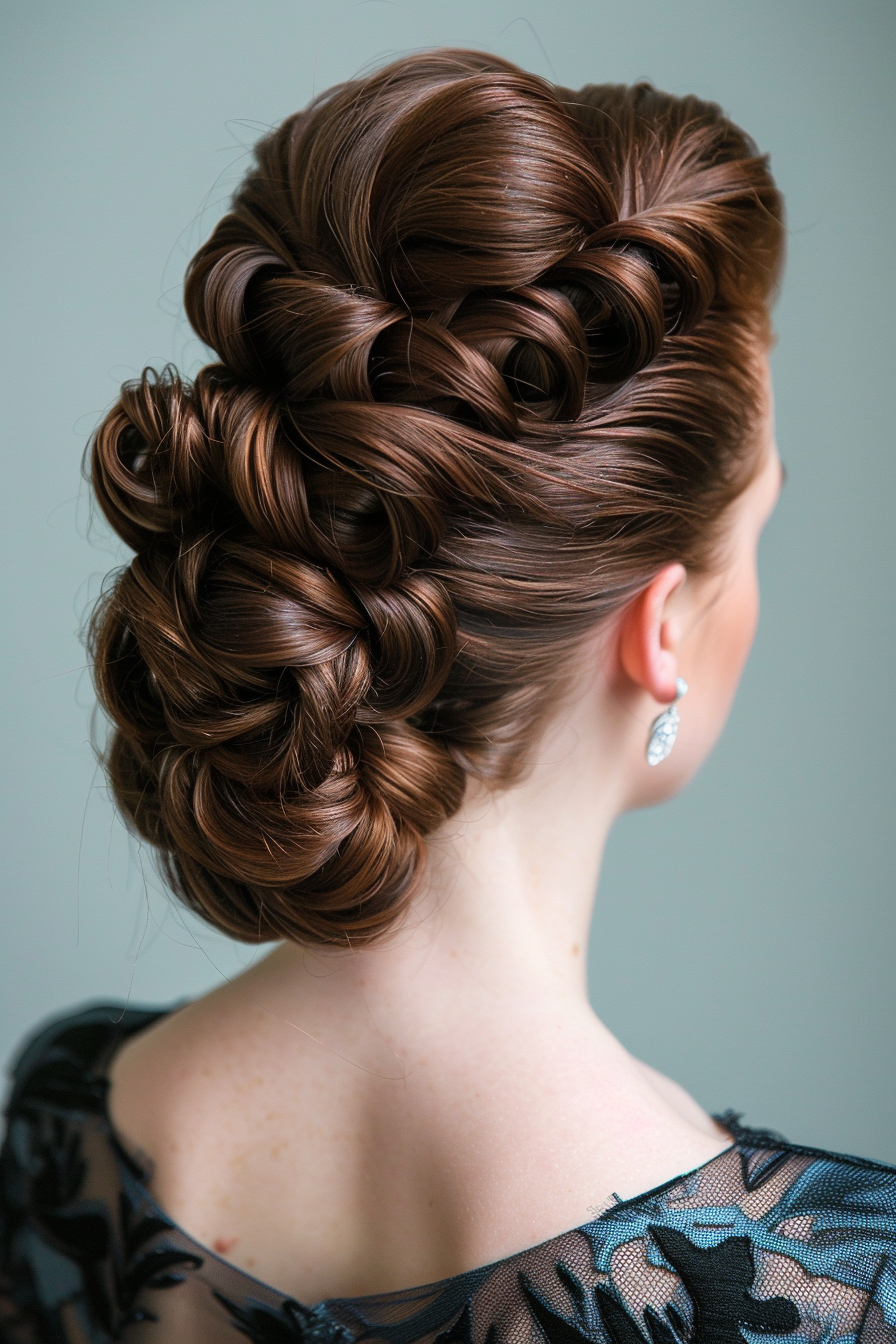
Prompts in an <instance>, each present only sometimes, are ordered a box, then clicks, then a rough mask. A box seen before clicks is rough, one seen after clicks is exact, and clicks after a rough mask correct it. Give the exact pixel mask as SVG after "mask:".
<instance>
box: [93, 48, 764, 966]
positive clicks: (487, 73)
mask: <svg viewBox="0 0 896 1344" xmlns="http://www.w3.org/2000/svg"><path fill="white" fill-rule="evenodd" d="M781 221H782V208H781V202H780V198H779V196H778V193H777V191H776V189H775V186H774V183H773V181H772V178H771V176H770V174H769V170H768V166H767V163H766V160H765V159H764V158H761V157H759V156H758V153H757V150H756V148H755V146H754V145H753V144H752V142H751V141H750V140H749V139H748V138H747V137H746V136H745V135H744V133H743V132H742V131H740V130H738V129H737V128H736V127H735V126H733V125H732V124H731V123H730V122H729V121H728V120H726V118H725V117H724V116H723V115H722V113H721V111H720V110H719V109H718V108H717V107H716V106H714V105H712V104H709V103H704V102H700V101H698V100H697V99H696V98H691V97H688V98H675V97H672V96H670V95H668V94H664V93H659V92H657V91H656V90H654V89H653V88H652V87H650V86H649V85H647V84H639V85H637V86H635V87H632V88H626V87H622V86H616V85H596V86H595V85H591V86H588V87H586V88H584V89H582V90H581V91H580V92H579V93H572V92H570V91H568V90H565V89H562V88H556V87H553V86H551V85H550V84H548V83H546V82H545V81H543V80H541V79H538V78H536V77H535V76H533V75H530V74H526V73H524V72H523V71H521V70H519V69H517V68H516V67H514V66H512V65H510V64H508V63H507V62H505V61H502V60H499V59H498V58H496V57H493V56H487V55H482V54H479V53H474V52H465V51H436V52H432V53H429V54H424V55H417V56H412V57H409V58H407V59H404V60H400V61H397V62H395V63H394V64H392V65H389V66H387V67H386V68H385V69H382V70H380V71H378V72H377V73H375V74H373V75H370V76H369V77H366V78H363V79H359V80H355V81H352V82H350V83H347V84H344V85H342V86H340V87H338V88H335V89H333V90H330V91H329V92H327V93H325V94H323V95H322V96H321V97H319V98H317V99H316V100H315V101H314V102H313V103H312V104H311V106H310V107H309V108H308V110H307V111H304V112H300V113H297V114H296V115H295V116H292V117H289V118H288V119H287V120H286V121H285V122H284V123H283V124H282V125H281V126H280V127H279V128H278V129H276V130H275V131H274V132H273V133H272V134H270V135H269V136H267V137H266V138H265V139H264V140H262V141H261V143H260V144H259V146H258V148H257V152H256V159H255V164H254V166H253V167H252V169H251V171H250V172H249V173H248V175H247V177H246V178H245V181H244V183H243V185H242V186H241V188H240V189H239V191H238V192H237V194H236V196H235V198H234V200H233V203H232V207H231V209H230V211H229V213H228V214H227V215H225V217H224V218H223V219H222V220H221V222H220V224H218V226H217V228H216V229H215V230H214V232H213V234H212V236H211V238H210V239H209V240H208V242H207V243H205V245H204V246H203V247H202V248H200V250H199V252H198V253H197V255H196V256H195V258H194V259H193V261H192V263H191V265H190V268H189V272H188V276H187V283H186V307H187V313H188V315H189V319H190V321H191V323H192V325H193V327H194V328H195V329H196V331H197V332H198V334H199V336H200V337H201V338H202V340H203V341H204V342H206V343H207V344H208V345H209V346H210V347H211V348H212V350H213V351H214V353H215V355H216V356H217V358H216V360H215V362H214V363H211V364H208V365H207V366H206V367H205V368H203V369H202V370H201V371H200V372H199V374H198V375H197V376H196V378H195V380H194V381H193V382H192V383H190V382H187V381H186V380H185V379H183V378H181V377H180V376H179V375H178V374H177V372H176V371H175V370H173V369H171V368H168V369H165V370H163V371H162V372H161V373H160V374H156V373H154V372H153V371H151V370H147V371H145V372H144V374H143V376H142V377H141V378H140V379H139V380H137V381H134V382H131V383H127V384H125V386H124V387H123V388H122V392H121V397H120V399H119V401H118V402H117V404H116V405H115V406H114V408H113V409H112V410H111V411H110V412H109V414H108V415H107V416H106V418H105V420H104V421H103V423H102V425H101V426H100V428H99V430H98V431H97V433H96V435H95V436H94V439H93V442H92V450H91V467H92V478H93V484H94V487H95V491H96V496H97V499H98V501H99V503H100V506H101V508H102V510H103V512H104V514H105V516H106V518H107V519H108V520H109V522H110V523H111V525H112V527H113V528H114V529H115V530H116V532H117V533H118V534H119V536H120V537H122V538H123V539H124V540H125V542H127V544H128V545H129V546H130V547H132V548H133V550H134V552H135V555H134V557H133V559H132V560H131V562H130V564H128V565H126V566H125V567H124V568H123V569H122V570H121V571H120V572H119V573H117V574H116V575H115V576H114V577H113V580H112V581H111V583H110V584H109V586H108V588H107V591H106V593H105V595H104V597H103V598H102V600H101V602H100V604H99V606H98V608H97V610H96V612H95V615H94V618H93V623H92V627H91V649H92V655H93V659H94V663H95V670H96V682H97V687H98V692H99V698H100V702H101V704H102V705H103V707H104V709H105V711H106V712H107V714H108V716H109V718H110V719H111V722H112V725H113V731H112V734H111V737H110V741H109V744H108V747H107V750H106V765H107V769H108V773H109V777H110V780H111V783H112V787H113V789H114V793H115V797H116V799H117V801H118V804H119V806H120V807H121V809H122V811H123V813H124V815H125V817H126V818H127V820H128V821H129V823H130V824H131V825H132V826H133V828H134V830H135V831H136V832H137V833H138V834H139V835H140V836H142V837H144V838H145V839H146V840H147V841H149V842H150V844H151V845H153V846H154V847H155V848H156V850H157V851H158V853H159V856H160V858H161V861H162V864H163V867H164V870H165V872H166V875H167V877H168V878H169V880H170V882H171V883H172V884H173V886H174V888H175V890H176V891H177V892H178V893H179V895H180V896H181V897H182V898H183V900H184V901H185V902H186V903H187V904H188V905H189V906H190V907H191V908H192V909H193V910H195V911H198V912H199V913H200V914H201V915H202V916H204V917H205V919H207V920H208V921H209V922H210V923H212V924H213V925H216V926H217V927H218V928H220V929H223V930H225V931H226V932H227V933H229V934H231V935H232V936H234V937H236V938H239V939H243V940H245V941H248V942H258V941H263V940H267V939H273V938H286V939H292V940H295V941H299V942H306V943H315V942H317V943H346V942H350V943H351V944H353V945H354V944H357V943H360V942H364V941H366V940H371V939H373V938H375V937H376V936H378V935H381V934H382V933H383V932H384V931H386V930H387V929H388V928H389V927H390V926H391V925H393V923H394V921H395V920H396V918H397V917H398V916H399V914H400V912H401V911H402V909H403V908H404V907H405V905H406V903H407V901H408V900H409V898H410V897H411V895H412V894H413V892H414V890H415V887H416V885H417V883H418V881H419V878H420V875H421V872H422V863H423V860H424V856H425V848H424V837H425V836H426V835H427V834H428V833H429V832H431V831H433V830H434V829H435V828H436V827H438V826H439V825H440V824H441V823H442V822H444V821H445V820H446V818H448V817H450V816H451V815H452V813H453V812H455V811H456V809H457V808H458V807H459V806H460V803H461V801H462V799H463V795H464V787H465V782H466V780H467V778H468V777H470V776H472V777H475V778H476V779H478V780H481V781H484V782H485V783H487V784H489V785H491V786H494V787H504V786H506V785H508V784H510V783H512V782H513V781H514V780H515V779H517V778H519V776H520V774H521V772H522V771H523V770H524V769H525V765H526V759H527V753H528V749H529V748H531V746H532V745H533V743H534V742H535V741H536V739H537V736H538V733H539V731H540V729H541V727H542V726H543V723H544V721H545V716H546V714H547V713H548V711H549V710H550V707H551V705H552V704H553V703H555V702H556V697H557V695H558V693H559V688H560V686H561V677H562V673H563V670H564V668H565V667H566V666H567V665H568V661H569V654H570V652H571V651H573V650H574V649H575V647H576V644H577V641H580V640H581V638H582V636H583V635H584V634H585V633H586V632H587V631H589V630H590V629H592V628H593V627H594V626H595V625H596V623H597V622H599V621H600V620H601V619H602V618H603V617H605V616H607V615H608V614H609V613H611V612H613V611H614V610H616V609H618V608H619V607H620V606H621V605H622V604H624V603H625V602H626V601H628V600H629V599H630V598H631V597H632V596H633V595H634V594H635V593H637V592H638V590H639V589H641V588H642V587H643V586H644V585H646V584H647V583H648V582H649V581H650V579H651V578H652V576H653V575H654V574H655V573H656V572H657V570H658V569H659V568H660V567H662V566H663V565H665V564H667V563H669V562H670V561H681V562H683V563H684V564H685V565H686V566H688V567H689V568H690V569H693V570H699V569H701V568H705V567H707V566H708V565H711V564H712V562H713V554H714V549H715V547H716V545H717V542H718V532H719V528H718V527H717V524H718V521H719V519H720V517H721V515H722V513H723V512H724V510H725V508H726V506H727V505H728V504H730V503H731V502H732V500H733V499H734V498H735V497H736V496H737V495H738V494H739V493H740V491H741V490H742V489H743V488H744V486H745V485H746V484H747V482H748V481H749V480H750V479H751V477H752V475H753V474H754V473H755V470H756V468H757V461H758V459H757V448H756V443H757V441H758V417H759V414H760V408H761V392H760V382H759V372H758V365H759V360H758V355H759V354H760V353H761V351H762V349H763V347H764V344H765V343H766V342H767V338H768V306H769V301H770V298H771V296H772V294H773V291H774V287H775V284H776V280H777V275H778V271H779V267H780V261H781V253H782V222H781Z"/></svg>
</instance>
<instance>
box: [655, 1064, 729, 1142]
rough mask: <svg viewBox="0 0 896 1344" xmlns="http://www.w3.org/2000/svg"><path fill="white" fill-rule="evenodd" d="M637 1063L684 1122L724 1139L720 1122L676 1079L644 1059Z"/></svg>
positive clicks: (714, 1137) (714, 1136) (715, 1137)
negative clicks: (646, 1062)
mask: <svg viewBox="0 0 896 1344" xmlns="http://www.w3.org/2000/svg"><path fill="white" fill-rule="evenodd" d="M635 1063H636V1065H637V1066H638V1069H639V1070H640V1072H641V1073H642V1074H643V1075H644V1077H645V1078H646V1080H647V1081H648V1083H650V1085H651V1087H652V1088H653V1089H654V1090H655V1091H656V1092H658V1093H659V1095H660V1096H661V1097H662V1099H663V1101H665V1102H666V1103H667V1105H669V1106H671V1108H672V1109H673V1111H675V1112H676V1113H677V1114H678V1115H680V1116H681V1118H682V1119H683V1120H686V1121H687V1122H688V1123H689V1124H691V1125H693V1126H694V1127H695V1128H696V1129H698V1130H700V1131H701V1132H702V1133H704V1134H708V1135H709V1136H710V1138H713V1139H717V1138H719V1137H720V1135H721V1136H723V1137H724V1131H723V1130H722V1128H721V1126H720V1125H719V1124H718V1122H717V1121H715V1120H714V1119H713V1118H712V1116H711V1115H710V1114H709V1113H708V1112H707V1111H705V1110H704V1109H703V1107H702V1106H701V1105H700V1103H699V1102H698V1101H696V1100H695V1099H694V1098H693V1097H692V1096H691V1094H690V1092H688V1090H687V1089H686V1088H684V1087H682V1086H681V1084H680V1083H676V1082H675V1080H674V1078H669V1077H667V1075H666V1074H665V1073H660V1071H659V1069H655V1068H653V1066H652V1065H650V1064H645V1063H644V1061H643V1060H642V1059H637V1060H635Z"/></svg>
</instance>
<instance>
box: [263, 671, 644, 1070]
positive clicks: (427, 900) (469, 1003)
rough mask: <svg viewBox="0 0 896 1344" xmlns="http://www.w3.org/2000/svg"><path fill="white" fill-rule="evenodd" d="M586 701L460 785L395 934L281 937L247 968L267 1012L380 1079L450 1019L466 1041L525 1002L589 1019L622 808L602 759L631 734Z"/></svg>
mask: <svg viewBox="0 0 896 1344" xmlns="http://www.w3.org/2000/svg"><path fill="white" fill-rule="evenodd" d="M594 700H595V697H594V693H593V688H592V689H591V692H590V694H588V695H585V696H583V697H582V699H581V701H579V702H576V703H574V704H572V705H570V706H568V708H567V712H566V713H564V714H563V715H562V716H561V717H559V718H558V719H557V720H556V721H555V722H554V723H553V724H552V726H551V727H550V728H549V729H548V731H547V732H546V734H545V736H544V738H543V740H542V742H541V744H540V748H539V751H538V755H537V758H536V760H535V761H534V763H533V765H532V768H531V769H530V771H529V773H528V774H527V775H526V777H525V779H524V780H523V781H522V782H521V783H519V784H518V785H516V786H515V787H513V788H511V789H509V790H505V791H503V792H500V793H492V792H490V791H489V790H487V789H485V788H484V787H481V786H478V787H477V786H473V787H470V788H469V789H468V793H467V797H466V799H465V801H464V804H463V806H462V807H461V809H460V811H459V812H458V813H457V814H456V815H455V816H454V817H452V818H451V820H450V821H449V822H448V823H447V824H446V825H445V826H444V827H443V828H442V829H441V830H440V831H439V832H438V833H436V834H435V835H434V836H432V837H431V838H430V840H429V842H428V865H427V871H426V878H425V884H424V886H423V888H422V890H421V892H420V893H419V895H418V896H417V898H416V899H415V900H414V902H413V903H412V905H411V907H410V909H409V910H408V912H407V914H406V916H405V917H404V919H403V921H402V923H401V925H400V926H399V928H398V929H397V930H396V931H395V932H393V933H391V934H390V935H388V936H387V937H386V938H384V939H383V940H381V941H380V942H376V943H373V944H371V945H367V946H362V947H359V948H355V949H342V948H340V949H308V948H301V947H297V946H291V945H283V946H282V947H280V948H279V949H278V950H277V951H276V952H275V953H274V954H273V956H272V957H271V958H268V959H267V961H265V962H263V963H261V965H260V966H259V967H258V968H257V972H256V973H255V974H253V973H250V975H249V981H250V983H251V982H253V981H255V982H256V983H257V984H258V987H259V988H261V982H264V984H265V995H264V1002H265V1003H270V1005H271V1011H278V1012H283V1013H285V1012H286V1010H287V1007H288V1005H289V1004H292V1005H293V1008H292V1011H293V1012H294V1013H295V1016H294V1017H293V1018H292V1020H293V1021H294V1023H295V1025H296V1026H298V1027H299V1028H300V1029H302V1030H305V1031H308V1032H309V1033H310V1034H312V1035H313V1036H314V1037H315V1039H316V1038H317V1037H318V1033H320V1035H321V1037H322V1038H326V1041H325V1043H326V1044H328V1045H330V1047H331V1048H336V1049H339V1050H340V1053H346V1054H347V1055H349V1054H351V1052H352V1051H353V1050H354V1051H357V1050H359V1049H361V1054H362V1056H363V1058H362V1059H358V1060H357V1062H358V1063H360V1064H362V1067H373V1068H374V1071H377V1072H379V1071H380V1069H381V1068H386V1069H387V1070H388V1071H389V1072H390V1073H391V1071H392V1069H393V1067H394V1061H393V1062H392V1063H390V1062H389V1061H387V1059H386V1055H387V1054H389V1053H390V1052H396V1053H398V1054H402V1053H403V1043H408V1044H409V1045H410V1043H411V1042H412V1041H413V1042H414V1044H415V1046H418V1047H422V1046H423V1042H424V1040H428V1041H429V1043H430V1045H431V1046H432V1047H433V1048H439V1045H440V1044H441V1045H444V1046H445V1048H450V1044H449V1038H450V1036H451V1034H452V1032H454V1031H455V1030H456V1028H458V1027H460V1028H461V1030H460V1031H459V1032H458V1035H459V1036H460V1037H463V1038H466V1031H465V1030H464V1026H465V1025H466V1023H465V1019H466V1017H467V1015H468V1014H469V1015H470V1016H472V1017H474V1018H475V1019H476V1020H477V1022H478V1023H479V1024H480V1029H487V1023H488V1022H489V1021H494V1024H495V1027H496V1029H499V1030H500V1026H499V1021H500V1020H503V1021H505V1022H507V1023H509V1022H511V1021H519V1020H520V1015H521V1014H522V1015H523V1016H526V1015H527V1014H528V1010H529V1009H530V1008H531V1009H532V1011H537V1012H538V1013H540V1014H542V1015H543V1014H544V1012H545V1010H546V1009H547V1010H549V1011H550V1012H551V1013H552V1014H553V1015H556V1014H558V1013H559V1014H560V1015H564V1014H565V1015H569V1014H571V1015H573V1016H574V1017H581V1015H582V1014H588V1016H589V1017H591V1018H593V1015H592V1014H591V1010H590V1008H589V1006H588V1000H587V975H586V951H587V943H588V934H589V925H590V921H591V915H592V909H593V903H594V898H595V893H596V890H597V883H598V876H599V871H600V863H601V858H602V854H603V850H604V846H605V843H606V839H607V835H608V833H609V830H610V827H611V826H612V823H613V821H614V820H615V817H616V816H617V815H618V813H619V811H620V810H621V807H622V806H623V805H624V779H623V777H622V772H621V771H620V770H618V769H617V770H614V769H612V768H610V767H608V765H607V763H608V762H614V761H619V760H624V759H625V755H626V753H625V752H624V751H623V750H620V747H621V745H622V744H621V743H620V741H619V740H618V739H619V737H620V734H622V735H628V734H630V733H632V732H633V731H637V732H640V724H639V723H638V722H637V721H635V722H634V730H633V728H632V719H631V716H630V715H627V714H625V713H622V714H619V715H614V714H612V713H608V712H606V708H605V707H603V708H602V707H600V706H595V703H594ZM611 737H614V739H615V740H612V741H611V740H609V739H610V738H611ZM256 976H257V980H256ZM275 986H276V989H275ZM272 992H273V994H274V997H273V998H271V997H270V994H271V993H272ZM275 1001H276V1007H275V1006H274V1004H275ZM536 1005H537V1008H536ZM337 1023H339V1024H340V1025H337ZM594 1023H595V1026H597V1023H596V1019H594ZM337 1038H338V1039H339V1040H340V1041H341V1042H342V1046H341V1047H340V1046H339V1045H337V1043H336V1042H337ZM383 1039H385V1040H387V1041H388V1049H387V1050H386V1052H385V1053H384V1052H383V1049H382V1047H381V1045H379V1044H378V1043H377V1042H382V1040H383ZM362 1042H365V1043H364V1044H363V1045H362ZM412 1053H414V1049H413V1047H412ZM374 1061H377V1062H376V1063H374Z"/></svg>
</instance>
